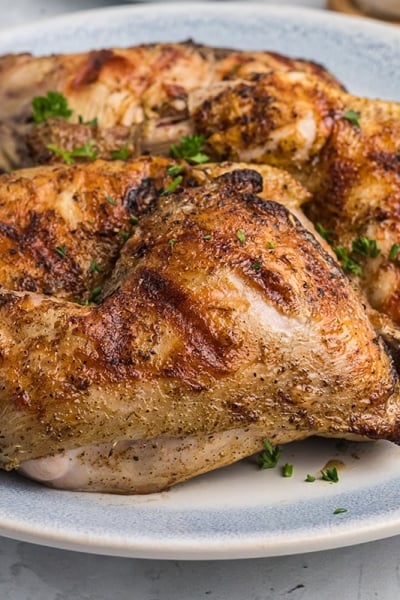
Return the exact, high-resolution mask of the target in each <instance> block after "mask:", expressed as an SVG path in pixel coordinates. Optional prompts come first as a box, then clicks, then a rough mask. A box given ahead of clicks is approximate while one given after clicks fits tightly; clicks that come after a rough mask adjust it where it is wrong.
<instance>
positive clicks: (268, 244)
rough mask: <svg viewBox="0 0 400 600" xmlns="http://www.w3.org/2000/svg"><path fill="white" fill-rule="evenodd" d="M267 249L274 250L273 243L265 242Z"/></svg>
mask: <svg viewBox="0 0 400 600" xmlns="http://www.w3.org/2000/svg"><path fill="white" fill-rule="evenodd" d="M267 248H268V250H274V249H275V244H274V243H273V242H267Z"/></svg>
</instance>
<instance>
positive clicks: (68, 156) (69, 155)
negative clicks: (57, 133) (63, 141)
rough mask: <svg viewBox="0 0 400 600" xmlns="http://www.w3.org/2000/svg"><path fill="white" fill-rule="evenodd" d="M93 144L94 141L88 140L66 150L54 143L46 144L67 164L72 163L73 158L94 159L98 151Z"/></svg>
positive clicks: (73, 161)
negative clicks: (81, 144) (83, 143)
mask: <svg viewBox="0 0 400 600" xmlns="http://www.w3.org/2000/svg"><path fill="white" fill-rule="evenodd" d="M94 146H95V144H94V141H93V140H89V141H88V142H86V144H85V145H84V146H79V147H78V148H74V149H73V150H71V151H70V152H68V151H67V150H62V149H61V148H59V147H58V146H56V145H55V144H47V148H48V149H49V150H51V151H52V152H53V153H54V154H56V155H57V156H60V157H61V158H62V159H63V161H64V162H65V163H67V165H73V164H74V163H75V158H89V159H90V160H95V159H96V157H97V154H98V152H97V150H96V148H95V147H94Z"/></svg>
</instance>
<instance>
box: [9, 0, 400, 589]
mask: <svg viewBox="0 0 400 600" xmlns="http://www.w3.org/2000/svg"><path fill="white" fill-rule="evenodd" d="M119 3H120V4H123V3H124V2H119ZM125 3H126V2H125ZM275 3H279V2H275ZM0 4H1V9H2V10H1V17H0V29H6V28H8V27H11V26H14V25H18V24H22V23H29V22H31V21H33V20H34V19H40V18H43V17H47V16H53V15H57V14H62V13H65V12H70V11H74V10H79V9H87V8H92V7H95V6H96V7H98V6H106V5H110V4H112V2H107V0H97V1H95V0H93V1H92V0H51V1H50V0H47V1H46V0H14V1H13V2H11V1H8V0H7V1H6V0H2V1H1V2H0ZM281 4H294V5H305V6H310V7H314V8H320V9H323V8H324V7H325V2H324V0H297V1H296V0H292V1H291V2H290V1H287V2H281ZM27 510H29V508H28V507H27ZM399 595H400V537H399V536H398V537H394V538H390V539H387V540H381V541H377V542H372V543H368V544H363V545H359V546H352V547H348V548H342V549H337V550H330V551H325V552H317V553H313V554H303V555H295V556H286V557H277V558H266V559H256V560H238V561H204V562H180V561H159V560H136V559H127V558H115V557H106V556H96V555H89V554H82V553H77V552H69V551H63V550H55V549H52V548H46V547H41V546H36V545H34V544H27V543H22V542H16V541H13V540H9V539H5V538H2V539H1V538H0V600H110V599H113V600H134V599H135V600H200V599H206V598H210V599H216V600H275V599H283V598H287V599H288V600H289V599H290V600H299V599H307V600H325V599H326V600H336V599H337V598H338V597H340V598H342V599H344V600H347V599H348V600H353V599H354V600H355V599H361V600H372V599H376V598H378V599H380V600H395V599H396V598H398V597H399Z"/></svg>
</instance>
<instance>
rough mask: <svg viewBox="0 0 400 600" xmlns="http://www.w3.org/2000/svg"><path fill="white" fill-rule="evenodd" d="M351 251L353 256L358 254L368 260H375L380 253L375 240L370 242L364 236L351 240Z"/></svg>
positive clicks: (369, 239)
mask: <svg viewBox="0 0 400 600" xmlns="http://www.w3.org/2000/svg"><path fill="white" fill-rule="evenodd" d="M351 249H352V251H353V253H354V254H360V255H362V256H367V257H370V258H375V257H376V256H378V254H379V253H380V251H381V250H380V248H378V244H377V243H376V240H372V239H371V238H369V237H367V236H366V235H364V236H361V237H358V238H356V239H355V240H353V243H352V248H351Z"/></svg>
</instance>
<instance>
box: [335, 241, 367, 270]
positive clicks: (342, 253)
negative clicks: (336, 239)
mask: <svg viewBox="0 0 400 600" xmlns="http://www.w3.org/2000/svg"><path fill="white" fill-rule="evenodd" d="M334 251H335V254H336V256H337V257H338V259H339V260H340V263H341V265H342V269H343V271H344V272H345V273H354V275H362V268H361V265H360V264H359V262H358V261H357V260H356V259H355V258H353V257H352V256H351V255H350V253H349V251H348V250H347V248H345V247H344V246H336V247H335V248H334Z"/></svg>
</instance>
